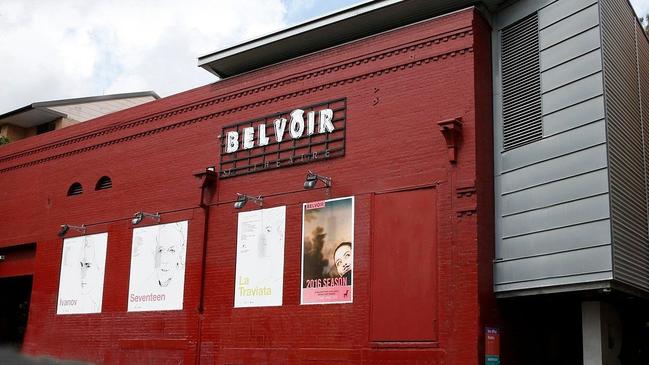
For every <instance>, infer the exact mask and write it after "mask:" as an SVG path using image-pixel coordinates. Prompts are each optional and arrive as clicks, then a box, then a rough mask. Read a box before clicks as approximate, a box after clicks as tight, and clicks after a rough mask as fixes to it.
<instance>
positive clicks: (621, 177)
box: [600, 0, 649, 290]
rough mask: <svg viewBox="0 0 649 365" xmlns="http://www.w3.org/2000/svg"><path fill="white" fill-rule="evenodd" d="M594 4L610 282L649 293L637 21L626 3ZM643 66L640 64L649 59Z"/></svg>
mask: <svg viewBox="0 0 649 365" xmlns="http://www.w3.org/2000/svg"><path fill="white" fill-rule="evenodd" d="M600 4H601V20H602V54H603V61H604V88H605V96H606V97H605V101H606V119H607V130H608V134H607V137H608V155H609V164H610V166H609V169H610V190H611V192H610V194H611V218H612V223H611V226H612V235H613V264H614V271H613V277H614V279H615V280H619V281H621V282H624V283H626V284H630V285H632V286H635V287H638V288H641V289H645V290H649V245H648V237H647V201H646V195H647V189H646V178H645V169H646V163H645V161H646V160H645V159H646V157H645V151H644V136H643V127H642V120H641V118H642V114H641V109H640V92H639V89H640V86H639V82H638V59H637V53H636V50H637V45H636V22H637V21H636V19H635V15H634V12H633V10H632V9H631V8H630V6H629V4H628V2H627V1H626V0H601V1H600ZM640 41H642V42H644V43H646V40H645V39H639V40H638V42H637V43H642V42H640ZM645 46H646V44H645V45H643V46H642V48H641V49H643V52H644V51H646V50H645ZM643 61H644V62H645V63H646V62H648V61H649V60H647V59H645V60H643ZM645 67H646V66H645ZM648 96H649V95H648ZM645 117H646V116H645Z"/></svg>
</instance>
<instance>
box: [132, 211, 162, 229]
mask: <svg viewBox="0 0 649 365" xmlns="http://www.w3.org/2000/svg"><path fill="white" fill-rule="evenodd" d="M144 218H151V219H153V220H154V221H155V222H156V223H157V222H160V213H146V212H137V213H135V214H133V218H131V224H133V225H134V226H136V225H138V224H140V222H142V220H143V219H144Z"/></svg>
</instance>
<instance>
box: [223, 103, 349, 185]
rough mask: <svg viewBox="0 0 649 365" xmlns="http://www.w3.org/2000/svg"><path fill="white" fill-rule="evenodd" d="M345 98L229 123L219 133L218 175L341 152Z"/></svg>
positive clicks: (253, 171)
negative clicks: (219, 159)
mask: <svg viewBox="0 0 649 365" xmlns="http://www.w3.org/2000/svg"><path fill="white" fill-rule="evenodd" d="M345 123H346V99H338V100H333V101H328V102H325V103H320V104H316V105H309V106H306V107H299V108H295V109H292V110H290V111H286V112H281V113H276V114H272V115H268V116H265V117H261V118H257V119H253V120H249V121H246V122H241V123H237V124H233V125H229V126H226V127H224V128H223V131H222V134H221V161H220V169H219V174H220V176H221V178H227V177H233V176H239V175H245V174H250V173H255V172H261V171H266V170H270V169H276V168H280V167H288V166H293V165H296V164H303V163H308V162H313V161H317V160H323V159H330V158H333V157H340V156H343V155H344V154H345Z"/></svg>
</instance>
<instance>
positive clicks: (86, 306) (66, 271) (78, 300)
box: [56, 233, 108, 314]
mask: <svg viewBox="0 0 649 365" xmlns="http://www.w3.org/2000/svg"><path fill="white" fill-rule="evenodd" d="M107 243H108V233H99V234H92V235H87V236H80V237H72V238H66V239H64V240H63V254H62V255H61V276H60V279H59V296H58V301H57V308H56V314H86V313H101V305H102V297H103V293H104V272H105V269H106V248H107Z"/></svg>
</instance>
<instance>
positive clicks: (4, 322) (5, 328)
mask: <svg viewBox="0 0 649 365" xmlns="http://www.w3.org/2000/svg"><path fill="white" fill-rule="evenodd" d="M0 293H2V300H0V347H7V346H9V347H13V348H16V349H18V350H20V348H21V347H22V344H23V340H24V338H25V330H26V329H27V315H28V314H29V299H30V297H31V293H32V276H31V275H30V276H17V277H11V278H2V279H0Z"/></svg>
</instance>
